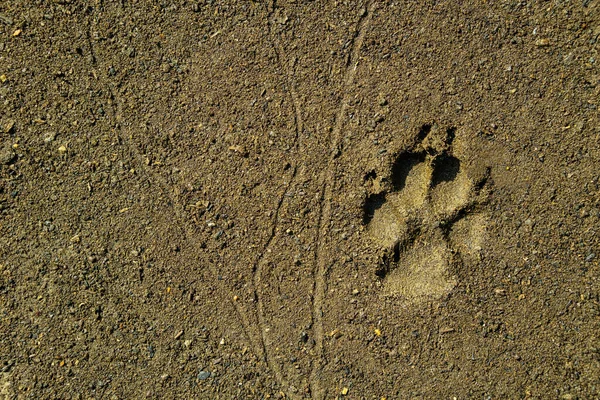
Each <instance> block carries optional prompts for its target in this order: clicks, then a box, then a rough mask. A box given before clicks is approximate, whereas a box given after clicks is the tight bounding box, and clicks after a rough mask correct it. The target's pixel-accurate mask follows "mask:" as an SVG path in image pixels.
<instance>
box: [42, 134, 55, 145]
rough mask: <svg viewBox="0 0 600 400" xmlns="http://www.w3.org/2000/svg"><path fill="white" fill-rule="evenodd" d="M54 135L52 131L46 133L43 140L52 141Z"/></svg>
mask: <svg viewBox="0 0 600 400" xmlns="http://www.w3.org/2000/svg"><path fill="white" fill-rule="evenodd" d="M55 137H56V136H55V135H54V132H51V133H47V134H46V135H45V136H44V142H46V143H50V142H52V141H53V140H54V138H55Z"/></svg>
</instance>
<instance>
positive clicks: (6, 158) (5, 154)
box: [0, 143, 15, 165]
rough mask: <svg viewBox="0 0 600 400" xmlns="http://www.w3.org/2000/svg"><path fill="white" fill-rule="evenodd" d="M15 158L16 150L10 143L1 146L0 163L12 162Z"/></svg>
mask: <svg viewBox="0 0 600 400" xmlns="http://www.w3.org/2000/svg"><path fill="white" fill-rule="evenodd" d="M14 158H15V152H14V150H13V149H12V146H11V145H10V144H9V143H7V144H6V145H5V146H3V147H2V148H0V165H2V164H10V162H11V161H12V160H13V159H14Z"/></svg>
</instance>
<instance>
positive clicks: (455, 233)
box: [364, 124, 487, 302]
mask: <svg viewBox="0 0 600 400" xmlns="http://www.w3.org/2000/svg"><path fill="white" fill-rule="evenodd" d="M454 137H455V129H454V128H449V129H446V130H442V129H439V128H438V127H437V125H435V124H434V125H424V126H423V127H422V128H421V130H420V132H419V134H418V135H417V137H416V140H415V144H413V145H412V146H411V147H410V148H409V149H407V150H406V151H404V152H402V153H401V154H399V155H398V157H397V158H396V160H395V162H394V163H393V165H392V168H391V171H390V175H389V178H383V179H377V178H376V177H375V176H373V174H372V176H370V178H369V179H371V180H372V183H373V186H374V187H376V190H374V191H373V192H374V193H373V194H371V196H369V197H368V198H367V200H366V202H365V206H364V211H365V215H364V222H365V224H366V227H367V232H368V233H369V234H370V236H371V237H372V238H373V240H374V241H375V242H376V244H377V245H378V246H380V247H382V248H384V249H385V251H386V255H385V257H384V263H383V267H381V268H380V269H379V270H378V275H379V276H380V277H381V278H382V279H383V280H384V292H385V294H388V295H398V296H402V297H404V298H406V299H407V300H409V301H411V302H416V301H421V300H426V299H435V298H440V297H442V296H444V295H446V294H448V293H449V292H450V291H451V290H452V289H453V288H454V286H455V285H456V278H455V277H454V276H452V275H451V273H450V268H449V267H450V265H452V263H454V262H461V261H473V260H476V259H477V257H478V254H479V250H481V245H482V243H483V240H484V237H485V226H486V218H485V215H484V214H483V213H481V212H479V211H477V209H478V207H477V206H478V205H480V204H481V199H482V197H483V196H482V193H481V192H482V188H483V187H484V184H485V182H486V179H487V175H486V176H484V177H480V178H479V179H477V180H474V179H472V178H471V177H470V176H469V174H468V173H467V171H465V170H464V168H463V165H462V164H461V161H460V160H459V159H458V158H456V157H455V156H454V155H453V152H452V143H453V140H454ZM377 189H379V190H377Z"/></svg>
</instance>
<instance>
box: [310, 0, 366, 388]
mask: <svg viewBox="0 0 600 400" xmlns="http://www.w3.org/2000/svg"><path fill="white" fill-rule="evenodd" d="M376 7H377V3H375V2H374V3H372V4H370V5H369V6H368V7H367V11H366V13H365V12H364V11H362V12H361V14H362V15H361V17H360V19H359V21H358V29H357V31H356V32H357V33H356V35H355V36H354V37H353V39H352V41H353V44H352V53H351V55H350V61H349V63H348V65H347V66H346V72H345V76H344V87H343V91H344V93H343V97H342V101H341V104H340V108H339V110H338V113H337V115H336V118H335V125H334V128H333V130H332V131H331V134H330V136H329V138H328V139H329V140H328V143H329V148H330V149H337V148H338V144H339V141H340V134H341V131H342V128H343V126H344V115H345V113H346V110H347V108H348V101H349V100H350V91H349V88H350V87H351V86H352V84H353V83H354V77H355V75H356V69H357V67H358V61H359V57H360V50H361V48H362V44H363V41H364V39H365V35H366V32H367V30H368V28H369V25H370V23H371V20H372V18H373V13H374V11H375V8H376ZM336 153H337V152H336V151H334V152H333V154H332V156H331V157H330V158H329V161H328V165H327V168H325V169H324V172H323V174H322V175H321V182H323V183H322V186H321V191H320V193H319V208H320V210H319V214H320V218H319V223H318V228H317V232H318V240H317V247H316V252H315V265H316V268H315V269H316V270H315V271H314V273H313V274H314V290H313V306H312V309H313V315H312V318H313V326H314V329H315V331H314V335H315V343H316V344H315V350H316V357H315V360H314V361H313V365H312V370H311V373H310V389H311V394H312V398H313V399H323V398H325V397H326V396H327V392H326V390H325V389H323V388H322V387H321V382H320V379H321V371H322V369H323V361H322V358H323V337H324V332H323V304H324V301H325V288H326V286H327V278H326V274H327V270H328V268H329V265H328V261H327V260H328V259H329V258H328V257H327V254H326V252H327V247H326V241H327V235H328V234H329V222H330V220H331V198H332V190H333V175H334V171H335V167H336Z"/></svg>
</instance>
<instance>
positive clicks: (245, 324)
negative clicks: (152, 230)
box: [88, 16, 262, 358]
mask: <svg viewBox="0 0 600 400" xmlns="http://www.w3.org/2000/svg"><path fill="white" fill-rule="evenodd" d="M89 18H90V20H88V21H89V22H88V38H89V36H90V33H89V31H90V30H91V27H92V22H91V19H92V17H91V16H90V17H89ZM89 46H90V52H91V53H92V54H93V61H94V64H96V63H97V62H98V57H97V53H96V52H95V51H94V49H93V47H94V46H93V42H92V41H91V40H89ZM100 79H101V84H102V86H105V87H106V88H107V89H108V90H109V92H110V94H111V97H112V101H113V104H112V106H111V107H110V108H109V109H111V111H112V114H113V119H114V120H115V121H116V122H117V123H118V121H119V120H120V119H121V111H120V110H119V107H120V104H121V102H120V101H118V100H119V98H118V97H117V96H116V95H115V92H114V91H113V89H112V87H111V86H110V84H108V83H106V79H104V77H103V76H101V77H100ZM115 102H116V103H117V104H115ZM117 129H118V130H119V131H121V132H123V128H122V125H121V124H120V123H118V128H117ZM129 133H130V136H131V132H129ZM124 143H125V144H126V145H127V148H129V149H130V151H132V152H133V153H134V156H135V158H136V159H137V162H138V164H139V165H141V167H142V170H143V171H144V173H145V174H146V176H147V177H148V179H149V181H151V180H154V181H155V182H157V183H158V186H159V188H160V190H161V192H162V193H163V194H164V195H165V196H166V197H167V198H168V199H169V200H170V201H171V204H172V208H173V211H175V216H176V221H175V222H176V223H177V225H178V226H179V229H180V230H181V231H182V233H183V235H184V239H185V240H186V241H187V242H192V243H194V244H196V245H197V244H198V243H197V242H198V241H197V239H195V238H194V239H192V238H193V237H194V233H193V232H192V231H191V230H190V228H188V227H187V226H186V224H185V223H184V221H185V220H186V219H185V218H184V215H183V214H185V210H183V206H182V205H181V204H180V202H179V201H177V199H176V198H174V197H173V196H172V195H171V194H170V193H169V190H167V188H168V187H169V185H168V184H167V183H166V181H165V180H164V179H163V178H162V176H160V175H159V174H157V173H155V172H154V171H152V170H151V169H149V168H147V167H146V165H145V163H144V160H143V157H142V153H141V152H140V150H139V149H138V147H137V146H136V145H135V144H134V143H133V142H130V141H129V140H127V139H126V138H124ZM209 265H210V269H211V272H212V274H213V275H214V276H215V278H217V277H218V271H217V270H216V268H215V266H214V265H213V264H212V263H209ZM216 281H217V285H218V286H220V289H221V291H222V292H225V294H226V295H227V296H228V298H227V301H228V302H229V304H230V305H231V306H232V307H233V309H234V310H235V312H236V314H237V316H238V319H239V321H240V322H241V324H242V330H243V331H244V334H245V336H246V338H247V339H248V342H249V343H250V345H251V346H252V347H253V350H254V352H255V354H256V355H257V357H259V358H262V354H261V352H260V347H259V346H257V344H256V343H255V339H253V337H252V336H253V334H252V333H250V332H251V331H250V327H251V325H250V323H249V321H248V318H247V316H246V313H245V312H244V311H243V310H242V309H241V307H240V306H239V305H238V304H236V303H235V302H234V301H233V294H232V292H231V290H230V289H229V288H228V287H226V286H225V284H224V283H221V281H220V280H219V279H216Z"/></svg>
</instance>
